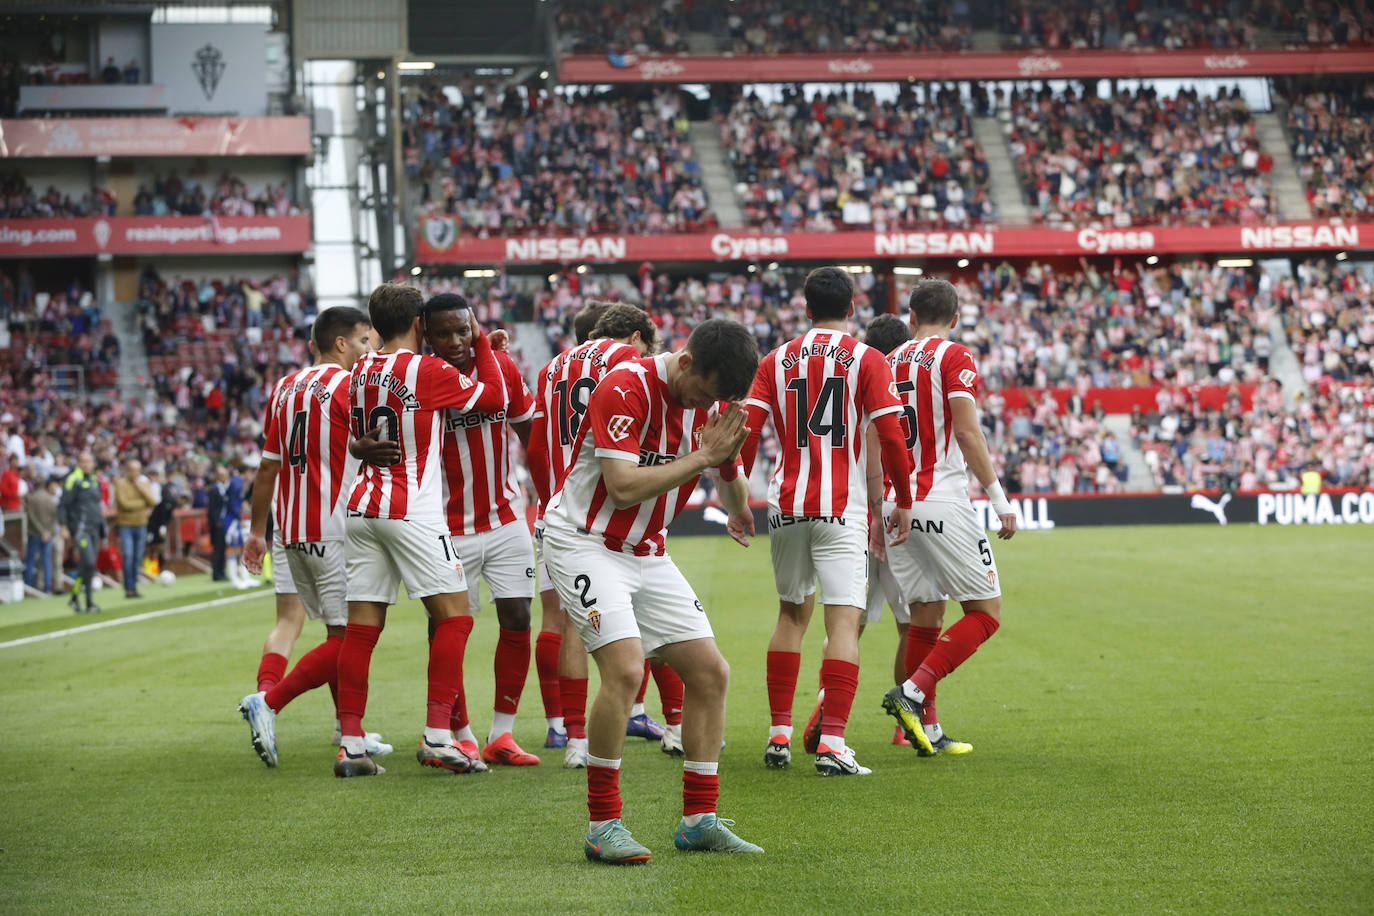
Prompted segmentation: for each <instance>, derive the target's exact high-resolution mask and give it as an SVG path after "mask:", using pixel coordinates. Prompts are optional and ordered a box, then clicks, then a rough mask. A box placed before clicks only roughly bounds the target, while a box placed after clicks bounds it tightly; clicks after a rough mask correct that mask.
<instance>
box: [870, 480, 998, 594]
mask: <svg viewBox="0 0 1374 916" xmlns="http://www.w3.org/2000/svg"><path fill="white" fill-rule="evenodd" d="M887 562H888V565H889V566H891V567H892V574H893V575H894V576H896V578H897V585H898V587H899V588H900V589H901V590H902V595H903V596H904V597H905V598H906V600H907V601H909V602H914V601H943V600H944V599H945V597H946V596H948V597H950V598H953V599H954V600H955V601H984V600H987V599H989V598H997V597H1000V596H1001V594H1002V589H1001V585H1000V583H999V582H998V580H997V561H996V560H994V559H993V557H992V542H991V541H990V540H989V536H988V533H987V532H986V531H984V530H983V526H982V525H981V524H980V523H979V519H978V516H976V515H974V513H973V506H971V505H969V504H968V503H944V502H925V501H918V502H917V503H916V504H915V505H914V506H912V508H911V534H910V536H908V537H907V539H906V542H905V543H903V544H899V545H898V546H896V547H889V548H888V549H887Z"/></svg>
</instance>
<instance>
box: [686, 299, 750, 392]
mask: <svg viewBox="0 0 1374 916" xmlns="http://www.w3.org/2000/svg"><path fill="white" fill-rule="evenodd" d="M687 352H688V353H690V354H692V370H693V371H694V372H697V373H698V374H700V375H702V376H705V377H706V378H708V379H713V380H714V381H715V386H716V396H717V397H719V398H720V399H721V400H722V401H738V400H740V399H742V398H743V397H744V396H745V395H747V394H749V389H750V388H751V387H753V385H754V374H755V373H756V372H757V371H758V368H759V345H758V341H756V340H755V339H754V335H753V332H751V331H750V330H749V329H748V328H746V327H745V326H744V325H742V324H740V323H739V322H738V321H732V320H731V319H729V318H708V319H707V320H705V321H703V322H702V323H701V324H699V325H697V326H696V328H695V329H694V330H693V331H692V336H691V337H688V338H687Z"/></svg>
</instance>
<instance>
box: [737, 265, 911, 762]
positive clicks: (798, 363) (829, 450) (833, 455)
mask: <svg viewBox="0 0 1374 916" xmlns="http://www.w3.org/2000/svg"><path fill="white" fill-rule="evenodd" d="M802 292H803V294H804V295H805V297H806V314H807V317H809V318H810V319H811V321H812V327H811V330H810V331H807V332H806V333H805V334H803V335H802V336H801V337H798V338H796V339H794V340H791V341H789V342H788V343H786V344H784V345H783V346H781V347H779V348H778V349H776V350H774V351H773V352H771V353H769V354H768V355H767V356H765V357H764V358H763V361H762V362H761V363H760V364H759V370H758V375H757V377H756V378H755V381H754V388H753V391H752V392H751V393H750V395H749V402H748V403H749V427H750V434H749V438H750V441H749V443H748V444H747V445H746V446H745V452H744V467H745V470H746V473H747V472H749V471H751V470H752V468H753V462H754V457H755V455H756V453H757V448H758V437H759V432H760V430H761V429H762V427H763V423H764V421H765V420H766V419H769V418H770V417H771V419H772V423H773V428H774V430H776V431H777V435H778V445H779V449H780V454H779V458H778V465H777V467H776V468H775V469H774V472H773V477H772V480H771V481H770V483H769V487H768V514H769V518H768V527H769V529H770V530H769V537H768V542H769V548H770V550H771V553H772V557H773V574H774V579H775V581H776V585H777V590H778V602H779V613H778V624H777V627H776V629H774V631H773V637H772V639H771V640H770V642H769V644H768V661H767V678H768V698H769V699H768V705H769V710H770V717H771V725H770V727H769V734H768V743H767V746H766V747H765V749H764V763H765V764H766V765H768V766H773V767H785V766H787V765H788V764H789V763H790V762H791V759H792V750H791V738H792V700H793V696H794V694H795V693H796V687H797V669H798V666H799V664H800V661H801V641H802V636H803V635H804V634H805V633H806V627H807V624H808V623H809V622H810V620H811V613H812V611H813V609H814V607H815V600H816V591H817V589H816V580H817V579H818V578H819V580H820V594H819V599H820V602H821V604H823V605H824V606H825V632H826V645H825V650H824V654H823V657H822V661H821V690H822V691H823V704H822V708H821V715H820V717H819V725H820V733H819V736H818V741H817V746H816V771H817V772H818V773H820V774H821V775H822V776H861V775H865V774H867V773H870V772H872V771H871V770H869V769H868V768H867V767H863V766H860V765H859V763H858V762H857V761H856V760H855V759H854V753H853V750H852V749H851V748H849V747H848V746H847V745H846V744H845V740H844V730H845V724H846V722H847V721H848V719H849V711H850V707H851V706H853V703H854V691H855V689H856V688H857V687H858V682H859V617H860V615H861V613H862V611H861V609H862V608H863V607H864V606H865V604H867V601H868V594H867V578H868V577H867V572H868V556H867V553H868V545H869V534H868V496H867V472H868V454H867V453H868V436H867V431H868V426H869V424H870V423H872V424H873V425H874V426H875V427H876V429H877V434H878V438H879V440H880V442H881V450H882V467H883V470H884V472H885V473H886V474H887V476H888V478H889V479H891V480H894V481H896V482H897V483H898V484H899V485H898V486H897V487H896V493H895V498H896V503H897V507H898V508H897V509H896V510H895V511H894V512H893V514H892V516H891V518H890V519H889V520H888V525H889V528H890V529H891V530H894V531H896V532H897V534H896V536H895V537H896V540H904V539H905V535H906V530H907V525H908V515H907V512H908V511H909V510H910V507H911V492H910V488H909V487H908V486H906V480H907V474H908V464H907V460H908V459H907V452H906V440H905V438H904V437H903V436H902V429H901V425H900V423H899V422H898V420H897V417H898V415H899V414H900V413H901V405H900V404H899V403H898V402H897V397H896V395H895V394H894V393H893V391H892V371H891V370H890V369H889V368H888V365H887V362H886V361H884V359H883V356H882V354H881V353H879V352H878V351H877V350H875V349H873V348H872V347H869V346H867V345H865V344H862V343H859V342H858V341H857V340H855V339H854V338H853V337H851V336H850V335H849V333H848V330H847V328H848V321H849V316H850V315H852V314H853V312H854V284H853V281H852V280H851V279H850V277H849V274H848V273H847V272H846V271H844V270H841V269H839V268H838V267H820V268H817V269H816V270H813V271H811V273H810V274H808V275H807V277H806V282H805V284H804V286H803V289H802Z"/></svg>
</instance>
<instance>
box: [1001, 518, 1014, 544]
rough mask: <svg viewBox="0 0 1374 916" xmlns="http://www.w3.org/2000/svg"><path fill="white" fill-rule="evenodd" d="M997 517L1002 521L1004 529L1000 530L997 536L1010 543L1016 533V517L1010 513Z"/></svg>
mask: <svg viewBox="0 0 1374 916" xmlns="http://www.w3.org/2000/svg"><path fill="white" fill-rule="evenodd" d="M997 517H998V518H999V519H1001V520H1002V527H1001V528H1000V529H998V531H997V536H998V537H999V538H1001V539H1002V540H1004V541H1010V540H1011V536H1012V535H1014V534H1015V533H1016V516H1015V515H1013V514H1012V513H1010V512H1008V513H1007V514H1006V515H999V516H997Z"/></svg>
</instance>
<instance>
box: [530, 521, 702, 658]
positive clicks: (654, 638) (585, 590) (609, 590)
mask: <svg viewBox="0 0 1374 916" xmlns="http://www.w3.org/2000/svg"><path fill="white" fill-rule="evenodd" d="M544 543H545V544H547V545H548V546H549V553H548V557H549V575H550V576H551V577H552V579H553V584H554V587H555V588H557V589H558V597H559V600H560V601H561V603H562V605H563V608H564V610H566V611H567V614H568V616H569V617H570V618H572V622H573V625H574V626H576V627H577V632H578V635H580V636H581V637H582V642H583V643H585V644H586V646H587V651H588V652H595V651H596V650H597V649H599V648H601V647H602V646H606V645H610V644H611V643H613V642H616V641H618V640H621V639H630V638H638V639H639V640H640V642H642V643H643V645H644V654H645V655H646V656H651V655H655V654H656V653H657V652H658V650H659V648H661V647H662V646H667V645H672V644H673V643H679V642H687V641H688V640H692V639H713V638H715V632H714V631H713V630H712V629H711V622H710V621H709V620H707V619H706V609H705V608H703V607H702V606H701V602H700V601H698V600H697V596H696V593H694V592H693V591H692V586H690V585H688V584H687V580H686V579H685V578H683V576H682V573H681V572H679V571H678V568H677V565H676V564H675V563H673V560H672V558H671V557H668V556H662V557H637V556H635V555H634V554H629V553H618V552H616V551H614V550H607V549H606V547H605V545H604V544H603V543H602V541H601V539H600V538H598V537H594V536H588V535H580V534H564V533H562V532H560V531H556V530H549V531H545V532H544Z"/></svg>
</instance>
